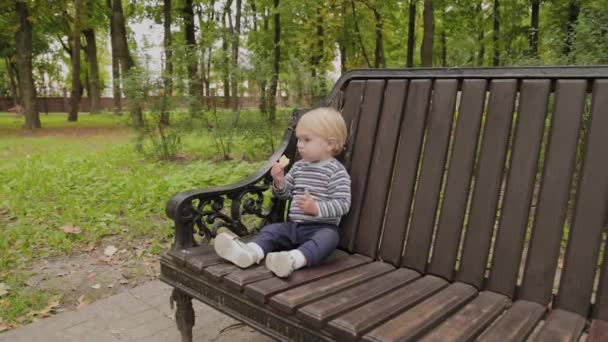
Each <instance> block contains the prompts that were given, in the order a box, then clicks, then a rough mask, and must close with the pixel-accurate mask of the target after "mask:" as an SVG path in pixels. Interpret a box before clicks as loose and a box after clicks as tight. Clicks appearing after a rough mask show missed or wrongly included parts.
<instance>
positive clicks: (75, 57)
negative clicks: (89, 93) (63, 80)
mask: <svg viewBox="0 0 608 342" xmlns="http://www.w3.org/2000/svg"><path fill="white" fill-rule="evenodd" d="M80 6H81V3H80V0H74V23H73V28H72V42H73V46H72V91H71V94H70V113H69V114H68V121H78V111H79V109H80V97H81V96H82V92H81V91H80V35H81V31H80V10H81V8H80Z"/></svg>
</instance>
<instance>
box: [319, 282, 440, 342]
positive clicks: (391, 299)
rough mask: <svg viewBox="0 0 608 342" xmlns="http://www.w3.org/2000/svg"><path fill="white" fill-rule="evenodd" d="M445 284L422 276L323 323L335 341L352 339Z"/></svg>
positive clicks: (438, 289) (433, 292)
mask: <svg viewBox="0 0 608 342" xmlns="http://www.w3.org/2000/svg"><path fill="white" fill-rule="evenodd" d="M446 285H447V282H446V281H445V280H443V279H441V278H438V277H435V276H426V277H423V278H420V279H418V280H416V281H414V282H413V283H411V284H408V285H406V286H404V287H400V288H398V289H396V290H395V291H392V292H389V293H387V294H385V295H384V296H382V297H380V298H378V299H376V300H373V301H371V302H369V303H367V304H365V305H363V306H361V307H358V308H356V309H355V310H352V311H349V312H347V313H345V314H344V315H341V316H338V317H337V318H335V319H333V320H331V321H329V323H327V328H328V330H329V331H330V332H331V333H333V334H334V335H335V336H337V337H338V339H339V340H354V339H357V338H359V337H361V335H362V334H365V333H366V332H367V331H369V330H370V329H372V328H373V327H375V326H377V325H378V324H381V323H383V322H384V321H386V320H387V319H389V318H391V317H393V316H395V315H397V314H399V313H400V312H403V311H404V310H407V309H409V308H411V307H413V306H414V305H416V304H418V303H420V302H421V301H423V300H424V299H426V298H428V297H430V296H432V295H433V294H435V293H437V292H438V291H440V290H441V289H442V288H444V287H445V286H446Z"/></svg>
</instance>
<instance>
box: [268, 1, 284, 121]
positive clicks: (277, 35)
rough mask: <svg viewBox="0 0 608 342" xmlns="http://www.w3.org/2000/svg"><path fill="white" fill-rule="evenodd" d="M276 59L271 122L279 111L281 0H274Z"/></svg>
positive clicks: (271, 101)
mask: <svg viewBox="0 0 608 342" xmlns="http://www.w3.org/2000/svg"><path fill="white" fill-rule="evenodd" d="M273 43H274V59H273V61H272V78H271V79H270V91H269V93H270V94H269V95H268V96H269V97H270V99H269V101H268V107H269V108H268V116H269V119H270V122H272V123H274V122H275V120H276V112H277V95H278V94H277V87H278V85H279V67H280V63H281V16H280V14H279V0H274V37H273Z"/></svg>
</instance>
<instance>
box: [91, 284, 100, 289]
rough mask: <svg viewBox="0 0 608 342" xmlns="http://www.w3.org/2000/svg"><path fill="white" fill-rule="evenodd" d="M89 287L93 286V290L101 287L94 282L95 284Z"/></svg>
mask: <svg viewBox="0 0 608 342" xmlns="http://www.w3.org/2000/svg"><path fill="white" fill-rule="evenodd" d="M91 288H94V289H95V290H99V289H100V288H101V285H99V284H95V285H93V286H91Z"/></svg>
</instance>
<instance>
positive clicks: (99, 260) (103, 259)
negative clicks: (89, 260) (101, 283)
mask: <svg viewBox="0 0 608 342" xmlns="http://www.w3.org/2000/svg"><path fill="white" fill-rule="evenodd" d="M95 263H96V264H97V265H112V258H111V257H101V258H97V260H96V261H95Z"/></svg>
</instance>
